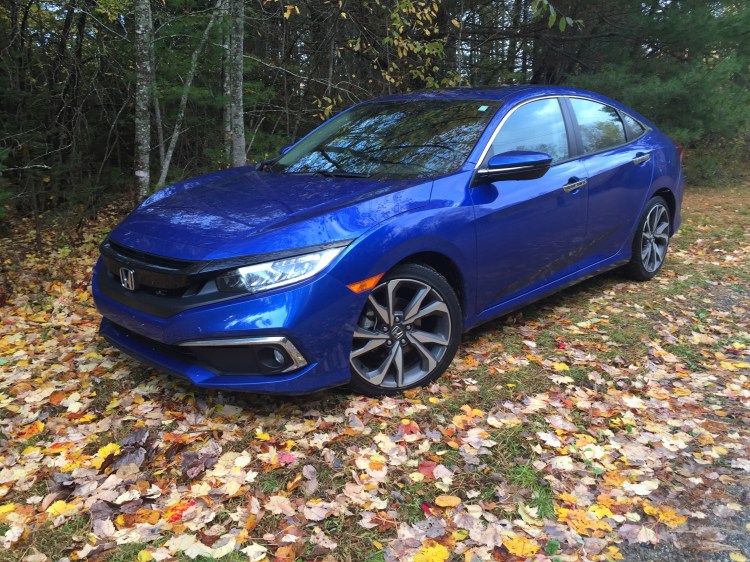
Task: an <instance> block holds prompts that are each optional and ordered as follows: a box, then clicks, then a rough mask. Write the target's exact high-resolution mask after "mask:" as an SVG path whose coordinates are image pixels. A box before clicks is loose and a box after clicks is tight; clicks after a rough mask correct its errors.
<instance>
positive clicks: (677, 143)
mask: <svg viewBox="0 0 750 562" xmlns="http://www.w3.org/2000/svg"><path fill="white" fill-rule="evenodd" d="M675 145H676V146H677V156H679V158H680V165H682V152H683V149H682V145H681V144H680V143H679V142H676V143H675Z"/></svg>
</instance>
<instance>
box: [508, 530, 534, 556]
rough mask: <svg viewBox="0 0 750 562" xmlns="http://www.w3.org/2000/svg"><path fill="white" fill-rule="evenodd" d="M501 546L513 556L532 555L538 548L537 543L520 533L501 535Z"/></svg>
mask: <svg viewBox="0 0 750 562" xmlns="http://www.w3.org/2000/svg"><path fill="white" fill-rule="evenodd" d="M503 546H504V547H505V548H507V549H508V552H510V553H511V554H513V555H514V556H534V555H535V554H536V552H537V550H539V545H538V544H536V543H534V542H532V541H530V540H529V539H527V538H525V537H522V536H521V535H514V536H512V537H503Z"/></svg>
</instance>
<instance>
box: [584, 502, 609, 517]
mask: <svg viewBox="0 0 750 562" xmlns="http://www.w3.org/2000/svg"><path fill="white" fill-rule="evenodd" d="M589 513H593V514H594V516H595V517H596V518H597V519H602V518H603V517H612V515H613V513H612V512H611V511H610V510H609V508H608V507H606V506H603V505H599V504H596V505H592V506H591V507H590V508H589Z"/></svg>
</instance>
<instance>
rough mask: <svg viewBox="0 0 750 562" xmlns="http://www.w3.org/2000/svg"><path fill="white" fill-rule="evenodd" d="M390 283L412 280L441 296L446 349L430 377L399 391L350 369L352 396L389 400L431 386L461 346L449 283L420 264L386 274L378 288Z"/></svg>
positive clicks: (459, 317) (457, 311)
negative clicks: (445, 318)
mask: <svg viewBox="0 0 750 562" xmlns="http://www.w3.org/2000/svg"><path fill="white" fill-rule="evenodd" d="M393 279H413V280H415V281H420V282H422V283H426V284H427V285H429V286H430V287H432V289H433V290H434V291H436V292H437V293H438V294H439V295H440V297H441V298H442V299H443V301H444V302H445V304H446V306H447V307H448V314H449V315H450V320H451V335H450V339H449V342H448V347H447V348H446V350H445V353H444V354H443V357H442V359H440V361H439V362H438V364H437V365H436V366H435V369H433V371H432V373H430V374H429V375H428V376H426V377H424V378H423V379H421V380H419V381H417V382H415V383H412V384H410V385H406V386H402V387H398V388H386V387H381V386H378V385H374V384H372V383H370V382H368V381H366V380H365V379H363V378H362V377H361V376H360V375H359V374H358V373H357V372H356V371H355V370H354V369H352V368H351V365H350V366H349V370H350V372H351V380H350V382H349V388H351V389H352V390H354V391H355V392H358V393H360V394H364V395H365V396H392V395H395V394H400V393H401V392H403V391H404V390H409V389H410V388H415V387H420V386H425V385H426V384H429V383H431V382H433V381H434V380H436V379H437V378H439V377H440V375H442V374H443V373H444V372H445V371H446V369H447V368H448V366H449V365H450V364H451V361H453V358H454V357H455V355H456V352H457V351H458V345H459V344H460V343H461V335H462V333H463V316H462V312H461V305H460V303H459V301H458V297H457V296H456V292H455V291H454V290H453V287H451V285H450V283H448V280H447V279H446V278H445V277H443V276H442V275H441V274H440V273H438V272H437V271H435V270H434V269H432V268H431V267H429V266H426V265H423V264H419V263H408V264H403V265H398V266H396V267H395V268H393V269H392V270H391V271H389V272H388V273H387V274H386V275H385V276H384V277H383V279H382V280H381V282H380V283H379V284H378V286H380V285H382V284H383V283H386V282H388V281H391V280H393ZM352 339H353V336H352Z"/></svg>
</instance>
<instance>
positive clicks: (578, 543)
mask: <svg viewBox="0 0 750 562" xmlns="http://www.w3.org/2000/svg"><path fill="white" fill-rule="evenodd" d="M748 209H750V190H749V189H747V188H745V189H744V190H741V189H740V190H736V191H730V190H726V189H725V190H714V191H695V192H691V193H689V194H688V196H687V199H686V203H685V207H684V213H685V221H684V224H683V229H682V231H681V232H680V233H679V235H678V236H677V237H675V238H674V239H673V243H672V249H671V251H670V256H669V260H668V264H667V266H666V267H665V269H664V270H663V271H662V273H661V274H660V275H659V276H658V277H657V278H656V279H655V280H654V281H652V282H650V283H645V284H637V283H632V282H629V281H625V280H623V279H622V278H620V277H618V276H617V275H616V274H607V275H604V276H601V277H599V278H596V279H593V280H590V281H587V282H585V283H583V284H581V285H579V286H577V287H575V288H572V289H570V290H567V291H565V292H563V293H561V294H559V295H557V296H554V297H551V298H549V299H547V300H544V301H542V302H540V303H538V304H536V305H533V306H530V307H527V308H526V309H524V310H523V311H521V312H519V313H517V314H514V315H512V316H510V317H506V318H504V319H501V320H498V321H495V322H493V323H491V324H488V325H486V326H484V327H482V328H480V329H477V330H474V331H473V332H471V333H469V334H467V335H466V336H465V337H464V340H463V345H462V347H461V349H460V351H459V354H458V356H457V358H456V360H455V361H454V363H453V365H452V367H451V369H450V371H449V373H448V374H447V376H445V377H444V378H443V379H441V381H440V384H439V385H437V384H436V385H433V386H432V387H430V388H427V389H424V390H421V391H415V392H408V393H407V394H406V396H404V397H401V398H386V399H380V400H378V399H367V398H362V397H359V396H355V395H349V394H346V393H344V392H327V393H321V394H319V395H316V396H313V397H305V398H290V399H279V398H272V399H269V398H267V397H260V396H253V395H240V394H228V393H220V392H208V391H203V390H199V389H197V388H194V387H192V386H189V385H188V384H186V383H183V382H180V381H177V380H174V379H171V378H170V377H168V376H166V375H163V374H160V373H158V372H155V371H153V370H150V369H148V368H146V367H144V366H143V365H141V364H139V363H137V362H135V361H133V360H131V359H129V358H127V357H126V356H124V355H123V354H121V353H120V352H118V351H116V350H114V349H112V348H111V347H108V346H107V345H106V344H104V343H103V342H102V341H101V340H100V339H99V338H97V335H96V331H97V323H98V317H97V314H96V311H95V309H94V307H93V305H92V301H91V297H90V293H89V287H88V284H89V278H90V274H91V266H92V264H93V261H94V259H95V256H96V253H97V248H96V246H97V243H98V242H99V240H100V239H101V238H102V236H103V235H104V233H105V231H106V229H107V228H109V227H110V226H111V225H112V224H113V222H114V221H115V220H116V216H115V214H114V213H105V214H102V215H101V216H100V218H99V220H98V222H97V223H95V224H90V225H89V226H88V228H87V231H86V234H85V236H84V237H83V239H77V238H75V237H73V236H70V237H69V236H68V235H66V234H65V233H66V230H65V229H55V228H50V229H48V230H47V231H46V234H45V237H44V244H45V247H46V249H45V252H43V253H42V254H41V255H40V254H35V253H33V252H32V251H31V248H32V242H33V233H32V232H31V229H30V225H29V224H28V223H21V224H20V225H19V228H18V230H17V231H16V232H15V234H14V235H13V236H12V237H11V238H10V239H5V240H3V241H2V247H3V254H2V259H1V261H2V263H0V307H1V308H0V320H1V322H0V431H1V433H0V543H1V544H2V546H3V547H4V549H5V550H4V551H3V552H2V553H0V560H6V559H8V560H11V559H12V560H18V559H25V560H29V561H44V560H59V559H61V558H68V559H71V560H75V559H84V558H88V559H92V560H103V559H111V560H136V559H137V560H138V561H139V562H147V561H148V560H152V559H154V560H167V559H173V558H178V559H180V560H188V559H196V558H201V557H203V558H219V557H222V556H225V557H226V558H225V560H255V561H257V560H265V559H268V560H278V561H289V560H326V561H332V560H354V561H364V560H414V561H420V562H425V561H442V560H447V559H454V560H466V561H473V560H516V559H518V560H522V559H533V560H549V559H551V560H560V561H565V560H609V561H613V560H621V559H623V557H625V558H629V557H631V555H632V557H634V558H636V557H637V558H638V559H639V560H647V559H649V557H650V556H651V555H650V554H649V553H654V554H653V557H651V559H664V558H663V557H662V555H659V554H656V553H659V552H664V550H663V549H664V548H671V549H678V550H679V552H681V553H682V554H681V556H682V559H690V558H694V557H701V556H703V557H705V558H706V559H716V560H729V559H731V560H734V561H742V560H745V556H750V552H748V551H747V539H746V538H745V537H746V535H747V533H748V532H750V529H748V528H746V523H745V522H746V521H748V504H749V503H750V502H749V501H748V500H750V496H749V494H750V483H749V476H750V431H749V428H748V422H749V421H750V411H749V409H748V408H749V406H750V381H749V380H748V375H749V374H750V357H749V356H748V354H750V333H749V330H750V328H748V322H749V321H750V294H749V287H750V210H748ZM743 541H744V542H743ZM743 550H744V552H743ZM664 556H666V555H664ZM677 559H680V558H679V557H678V558H677Z"/></svg>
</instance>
